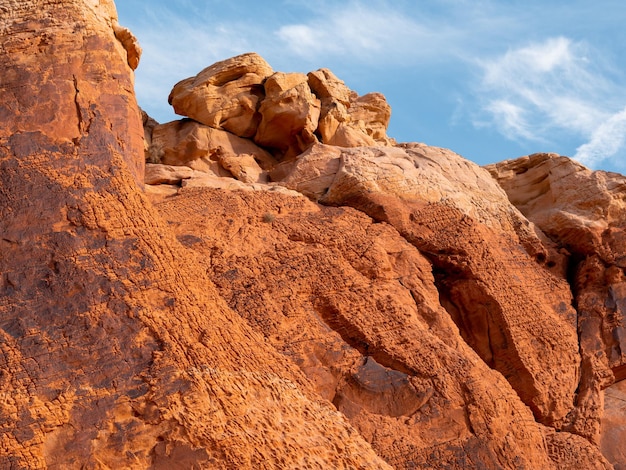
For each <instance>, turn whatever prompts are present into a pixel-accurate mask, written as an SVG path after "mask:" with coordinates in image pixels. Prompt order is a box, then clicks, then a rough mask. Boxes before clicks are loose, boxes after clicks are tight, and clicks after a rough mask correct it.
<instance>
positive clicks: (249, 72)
mask: <svg viewBox="0 0 626 470" xmlns="http://www.w3.org/2000/svg"><path fill="white" fill-rule="evenodd" d="M272 73H273V70H272V68H271V67H270V66H269V64H268V63H267V62H265V60H264V59H263V58H262V57H261V56H259V55H258V54H255V53H248V54H242V55H239V56H237V57H233V58H231V59H226V60H224V61H221V62H217V63H215V64H213V65H211V66H210V67H207V68H206V69H204V70H202V71H201V72H200V73H198V75H196V76H195V77H191V78H187V79H185V80H182V81H181V82H179V83H177V84H176V85H175V86H174V88H173V89H172V91H171V93H170V95H169V98H168V101H169V103H170V104H171V105H172V106H173V107H174V111H175V112H176V114H180V115H182V116H187V117H190V118H192V119H195V120H196V121H198V122H201V123H202V124H206V125H207V126H211V127H214V128H216V129H225V130H227V131H229V132H232V133H233V134H235V135H237V136H240V137H252V136H254V134H255V133H256V130H257V127H258V125H259V122H260V120H261V115H260V114H259V113H258V107H259V103H260V101H261V100H262V98H263V96H264V91H263V82H264V81H265V79H266V78H267V77H269V76H270V75H272Z"/></svg>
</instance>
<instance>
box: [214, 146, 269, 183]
mask: <svg viewBox="0 0 626 470" xmlns="http://www.w3.org/2000/svg"><path fill="white" fill-rule="evenodd" d="M217 161H218V162H219V164H220V165H221V166H222V168H224V169H225V170H227V171H229V172H230V173H231V174H232V175H233V177H235V178H236V179H238V180H239V181H242V182H243V183H267V172H265V171H263V169H262V168H261V167H260V166H259V164H258V163H257V161H256V160H255V158H254V156H253V155H249V154H246V153H240V154H234V153H229V152H225V151H224V149H223V148H222V147H220V148H219V149H218V152H217Z"/></svg>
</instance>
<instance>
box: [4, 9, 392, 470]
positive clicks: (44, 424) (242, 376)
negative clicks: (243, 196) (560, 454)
mask: <svg viewBox="0 0 626 470" xmlns="http://www.w3.org/2000/svg"><path fill="white" fill-rule="evenodd" d="M2 6H3V8H4V10H3V16H2V24H1V29H0V30H1V31H2V40H1V41H0V43H1V44H2V45H3V46H2V47H3V49H2V52H3V55H2V70H3V73H2V74H1V76H0V80H1V82H0V103H2V105H0V106H1V111H0V119H1V121H2V125H0V215H1V217H0V234H1V238H0V273H1V277H0V338H1V340H0V348H1V351H2V354H0V370H1V371H2V374H1V376H0V380H1V390H2V400H1V401H0V467H2V468H7V469H8V468H10V469H18V468H29V469H31V468H68V469H71V468H165V467H173V466H174V467H179V468H306V467H313V468H389V467H388V466H387V465H386V464H385V463H384V462H383V461H382V459H381V458H380V457H378V456H377V455H376V454H375V453H374V452H373V451H372V449H371V447H370V446H369V445H368V444H367V443H366V442H365V440H364V439H363V438H362V437H361V436H360V435H359V434H358V433H357V432H356V431H355V430H354V429H353V428H352V427H351V426H350V425H349V424H348V423H347V421H346V419H345V418H344V417H343V416H342V415H341V414H340V413H339V412H338V411H336V410H335V409H334V408H333V406H332V405H331V404H330V403H329V402H327V401H325V400H322V399H321V398H320V397H318V396H317V395H316V394H315V393H314V392H312V387H311V386H310V385H309V382H308V380H307V379H306V378H305V377H304V375H303V374H302V373H301V372H300V371H299V370H298V369H297V367H296V366H295V365H293V364H292V363H291V362H290V361H286V360H285V359H284V356H283V355H281V354H280V353H278V352H277V351H275V350H274V349H273V348H272V347H271V346H270V345H268V343H267V341H266V340H265V339H263V337H262V336H261V335H260V334H259V333H257V332H254V331H253V330H252V329H251V328H250V326H248V325H247V324H246V322H245V321H244V320H242V319H241V318H240V317H239V316H238V315H237V314H235V313H234V312H233V311H231V310H230V309H229V308H228V306H227V305H226V304H225V302H224V301H223V300H222V299H221V298H220V297H219V295H218V293H217V291H216V289H215V288H214V287H213V285H212V284H211V282H210V280H209V279H207V278H206V275H205V274H204V271H203V267H202V266H201V265H198V264H197V263H196V262H195V260H194V258H193V257H191V258H190V257H188V254H189V253H188V251H186V250H185V249H184V248H183V246H182V245H181V244H180V243H179V242H178V241H177V240H176V238H175V237H174V235H173V233H172V232H171V231H170V229H169V228H168V225H167V224H166V223H164V222H163V221H162V220H161V218H160V217H159V216H158V214H156V212H155V211H154V209H153V208H152V207H151V206H150V204H149V203H148V201H147V200H146V198H145V197H144V196H143V195H142V193H141V190H140V186H139V185H138V184H137V183H136V182H135V181H134V179H133V177H136V176H139V175H140V168H142V166H141V167H140V165H139V164H138V163H137V157H141V161H142V162H143V155H142V154H143V143H142V141H141V139H140V138H139V137H141V120H140V114H139V110H138V108H137V106H136V104H135V103H134V99H133V96H132V94H131V93H130V91H129V90H131V88H132V87H131V70H130V68H129V66H128V65H127V57H126V53H125V51H124V50H123V49H122V48H121V45H120V44H119V42H118V40H117V39H116V38H115V34H114V30H113V28H112V23H113V21H114V19H115V11H114V7H113V4H112V3H110V2H98V3H93V2H83V1H78V0H71V1H70V0H66V1H58V2H50V1H33V0H26V1H21V2H19V4H18V3H15V2H11V3H9V4H6V2H5V3H4V4H3V5H2ZM122 52H123V54H122ZM42 93H46V97H47V98H48V99H45V100H44V99H41V96H42ZM141 177H143V171H141Z"/></svg>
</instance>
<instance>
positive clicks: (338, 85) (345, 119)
mask: <svg viewBox="0 0 626 470" xmlns="http://www.w3.org/2000/svg"><path fill="white" fill-rule="evenodd" d="M308 78H309V85H310V87H311V90H313V92H314V93H315V94H316V96H318V97H319V98H320V100H321V103H322V109H321V113H320V120H319V125H318V128H317V133H318V134H319V135H320V136H321V141H322V142H323V143H325V144H329V145H336V146H339V147H361V146H374V145H381V144H383V145H386V144H390V143H391V142H392V141H391V140H390V139H389V138H388V137H387V134H386V132H387V127H388V125H389V119H390V117H391V107H390V106H389V105H388V104H387V102H386V100H385V97H384V96H383V95H382V94H380V93H370V94H368V95H365V96H362V97H359V96H358V95H357V94H356V93H355V92H353V91H351V90H350V89H349V88H348V87H347V86H346V85H345V84H344V82H343V81H341V80H339V79H338V78H337V77H336V76H335V75H334V74H333V73H332V72H331V71H330V70H328V69H319V70H316V71H315V72H310V73H309V74H308Z"/></svg>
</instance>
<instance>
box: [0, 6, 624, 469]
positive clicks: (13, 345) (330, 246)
mask: <svg viewBox="0 0 626 470" xmlns="http://www.w3.org/2000/svg"><path fill="white" fill-rule="evenodd" d="M0 10H1V11H2V12H3V16H2V18H1V19H0V21H1V23H0V35H1V37H0V44H2V46H1V47H2V58H1V60H2V63H1V65H2V70H3V73H2V74H1V75H0V338H1V339H0V350H1V351H2V354H0V371H1V374H0V387H1V388H0V390H1V392H2V399H1V400H0V467H2V468H69V469H72V468H166V467H171V468H233V469H234V468H237V469H252V468H255V469H256V468H281V469H283V468H286V469H291V468H346V469H348V468H360V469H366V468H377V469H378V468H398V469H414V468H449V469H465V468H488V469H491V468H493V469H495V468H498V469H500V468H510V469H513V468H515V469H520V468H526V469H580V468H585V469H608V468H611V464H610V463H609V462H608V461H607V460H606V459H605V458H604V457H603V455H602V453H601V451H600V449H601V450H602V451H603V452H604V454H605V455H606V456H607V457H609V459H611V461H612V462H615V464H616V465H617V466H618V468H619V465H622V463H623V452H621V450H620V448H619V441H618V440H617V439H616V438H615V436H617V435H619V434H618V433H619V429H620V428H619V426H620V423H621V422H622V421H620V420H621V418H620V416H621V415H620V414H619V413H617V412H615V419H613V420H611V419H606V418H605V419H604V421H602V410H603V408H604V406H606V409H607V410H617V408H618V405H616V402H615V401H610V400H607V402H606V405H605V404H604V402H603V393H604V392H603V389H604V388H605V387H607V386H608V385H610V384H611V383H612V382H613V380H614V377H617V378H618V379H619V378H621V377H622V374H623V370H624V360H623V355H622V334H623V330H622V327H621V325H622V323H621V318H622V317H623V313H624V311H625V310H626V309H625V308H624V305H625V304H624V302H625V300H624V299H625V295H626V293H625V291H626V289H624V287H623V286H624V285H626V282H625V276H624V268H625V267H626V266H624V263H625V261H624V260H625V259H626V255H625V253H624V240H625V238H624V236H623V229H624V225H623V224H624V220H626V219H625V217H624V200H625V198H624V178H623V177H621V176H619V175H609V174H602V173H591V172H589V171H587V170H586V169H584V168H582V167H579V166H577V165H575V164H573V163H571V162H570V161H569V160H566V159H561V158H560V157H556V156H531V157H528V158H526V159H523V160H519V161H517V162H505V163H503V164H501V165H500V166H496V167H492V168H489V171H491V175H490V173H489V172H488V171H487V170H485V169H481V168H479V167H477V166H476V165H474V164H472V163H470V162H467V161H466V160H464V159H462V158H461V157H459V156H458V155H456V154H454V153H453V152H451V151H448V150H444V149H438V148H433V147H428V146H426V145H424V144H404V145H395V144H394V142H393V140H392V139H389V138H388V137H387V136H386V127H387V124H388V122H389V116H390V109H389V106H388V105H387V103H386V101H385V100H384V97H383V96H382V95H380V94H376V93H373V94H368V95H364V96H362V97H359V96H357V95H356V94H355V93H354V92H352V91H350V90H349V89H348V88H347V87H346V86H345V84H344V83H343V82H341V80H339V79H338V78H337V77H335V76H334V75H333V74H332V72H330V71H328V70H326V69H320V70H318V71H316V72H312V73H310V74H308V75H304V74H298V73H290V74H284V73H280V72H274V71H273V70H272V69H271V67H270V66H269V65H268V64H267V63H265V61H264V60H263V59H262V58H260V57H259V56H258V55H256V54H245V55H243V56H238V57H235V58H232V59H228V60H226V61H223V62H220V63H218V64H215V65H213V66H211V67H209V68H207V69H205V70H204V71H202V72H201V73H200V74H198V76H196V77H193V78H190V79H187V80H183V81H182V82H180V83H179V84H177V85H176V86H175V87H174V89H173V90H172V93H171V95H170V102H171V103H172V104H173V105H174V106H175V109H176V111H177V112H180V113H182V114H185V115H187V116H189V118H187V119H183V120H181V121H176V122H172V123H167V124H163V125H159V124H158V123H156V122H154V121H153V120H151V119H150V118H149V117H148V116H147V115H146V114H145V113H143V115H142V114H141V113H140V111H139V109H138V107H137V105H136V103H135V100H134V95H133V93H132V70H133V69H134V68H135V67H136V66H137V62H138V59H139V56H140V48H139V46H138V44H137V40H136V39H135V38H134V36H133V35H132V34H131V33H130V32H129V31H128V30H126V29H124V28H123V27H121V26H119V25H118V23H117V20H116V14H115V8H114V6H113V3H112V2H110V1H100V2H92V1H91V0H57V1H44V0H26V1H23V2H19V3H16V2H4V3H0ZM42 94H43V95H42ZM35 96H37V99H35ZM41 96H45V97H46V99H41ZM142 122H143V124H144V129H143V130H142V125H141V124H142ZM142 137H143V138H142ZM144 158H146V159H147V160H148V163H146V164H145V167H144ZM492 175H493V176H495V178H496V179H497V182H496V179H494V178H492ZM524 175H526V176H524ZM525 178H526V179H525ZM144 180H145V182H146V183H147V185H146V187H145V188H144V187H143V181H144ZM498 182H499V183H500V185H501V186H502V187H500V185H498ZM574 186H575V187H576V188H577V191H578V192H579V193H582V195H581V194H573V193H572V194H571V195H570V192H569V190H568V189H567V188H570V187H574ZM502 188H504V190H503V189H502ZM512 188H513V189H512ZM515 188H522V189H521V190H520V189H515ZM505 191H506V192H505ZM516 191H517V193H516ZM564 194H566V195H569V196H568V197H567V198H565V199H563V195H564ZM529 195H530V196H529ZM589 200H592V201H593V204H589ZM511 201H512V202H513V204H515V205H517V206H518V208H519V210H518V209H517V208H516V207H515V206H514V205H513V204H511ZM598 207H599V208H600V209H598ZM550 211H552V212H550ZM557 213H558V214H559V215H558V217H557V216H555V215H554V214H557ZM529 219H530V220H531V221H532V222H531V221H529ZM555 220H556V222H555ZM572 233H575V236H572ZM568 281H570V282H568ZM613 387H614V389H613V390H615V391H616V392H615V395H614V396H612V397H611V399H613V398H616V399H617V398H619V396H620V395H619V393H620V392H619V388H618V387H619V386H618V385H614V386H613ZM600 426H602V427H600Z"/></svg>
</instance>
